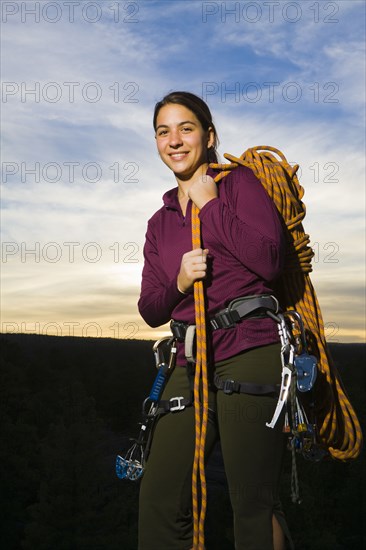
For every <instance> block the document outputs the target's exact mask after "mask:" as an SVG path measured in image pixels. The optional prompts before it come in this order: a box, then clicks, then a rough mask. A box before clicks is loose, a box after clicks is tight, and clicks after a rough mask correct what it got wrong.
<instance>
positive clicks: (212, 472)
mask: <svg viewBox="0 0 366 550" xmlns="http://www.w3.org/2000/svg"><path fill="white" fill-rule="evenodd" d="M0 344H1V369H0V412H1V415H0V417H1V421H0V422H1V450H0V456H1V463H0V468H1V469H0V507H1V512H0V517H1V529H0V547H1V548H4V549H5V550H16V549H27V550H28V549H29V550H117V549H118V550H136V548H137V541H136V525H137V500H138V482H136V483H133V482H127V481H121V480H119V479H118V478H117V477H116V475H115V470H114V466H115V457H116V454H118V453H121V452H123V450H126V449H127V448H128V445H129V441H128V438H129V437H133V436H137V433H138V422H139V420H140V415H141V404H142V400H143V399H144V398H145V397H146V396H147V394H148V393H149V389H150V386H151V384H152V381H153V379H154V375H155V372H156V371H155V368H154V358H153V354H152V349H151V348H152V344H153V342H150V341H136V340H114V339H98V338H72V337H52V336H38V335H31V334H27V335H24V334H7V335H1V336H0ZM365 347H366V346H364V345H351V344H348V345H346V344H333V345H332V347H331V349H332V352H333V355H334V358H335V361H336V364H337V366H338V368H339V370H340V372H341V375H342V378H343V381H344V383H345V386H346V388H347V391H348V394H349V395H350V398H351V401H352V403H353V404H354V406H355V407H356V409H357V412H358V415H359V417H360V419H361V420H362V419H364V417H365V393H364V391H365ZM287 455H288V456H287V457H286V465H285V474H284V482H283V488H282V493H283V503H284V507H285V509H286V513H287V517H288V521H289V524H290V527H291V531H292V534H293V537H294V540H295V542H296V548H297V549H300V550H310V549H311V550H352V549H355V550H356V549H357V550H361V549H362V548H365V538H364V534H363V532H364V527H363V523H364V517H365V509H364V496H363V495H364V492H365V486H364V481H365V480H364V477H363V476H364V467H363V465H364V459H358V460H357V461H355V462H353V463H347V464H343V463H336V462H334V461H324V462H322V463H321V464H313V463H308V462H306V461H305V460H304V459H303V458H302V457H300V456H299V457H298V469H299V476H300V490H301V494H302V504H300V505H294V504H292V503H291V501H290V497H289V495H290V469H291V465H290V453H287ZM207 476H208V481H209V513H208V518H207V550H229V549H230V550H232V549H233V548H234V547H233V544H232V526H231V522H232V518H231V511H230V503H229V497H228V494H227V489H226V482H225V476H224V473H223V467H222V462H221V455H220V452H219V447H218V448H217V449H216V452H215V453H214V455H213V457H212V459H211V460H210V464H209V467H208V472H207ZM157 498H158V495H157ZM160 550H169V549H160Z"/></svg>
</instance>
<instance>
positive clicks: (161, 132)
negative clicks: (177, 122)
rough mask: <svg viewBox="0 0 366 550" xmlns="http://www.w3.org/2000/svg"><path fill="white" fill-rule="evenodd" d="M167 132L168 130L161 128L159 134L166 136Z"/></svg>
mask: <svg viewBox="0 0 366 550" xmlns="http://www.w3.org/2000/svg"><path fill="white" fill-rule="evenodd" d="M167 133H168V132H167V130H159V132H158V136H166V134H167Z"/></svg>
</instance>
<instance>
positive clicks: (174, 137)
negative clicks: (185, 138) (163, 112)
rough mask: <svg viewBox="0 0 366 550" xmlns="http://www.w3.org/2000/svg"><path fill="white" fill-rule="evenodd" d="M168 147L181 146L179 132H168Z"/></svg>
mask: <svg viewBox="0 0 366 550" xmlns="http://www.w3.org/2000/svg"><path fill="white" fill-rule="evenodd" d="M169 145H170V146H171V147H178V146H179V145H182V138H181V135H180V133H179V130H172V131H171V132H170V140H169Z"/></svg>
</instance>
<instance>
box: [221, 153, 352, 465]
mask: <svg viewBox="0 0 366 550" xmlns="http://www.w3.org/2000/svg"><path fill="white" fill-rule="evenodd" d="M273 153H275V154H276V155H277V156H278V157H279V159H280V160H278V159H277V158H276V157H275V156H274V154H273ZM224 157H225V158H226V159H227V160H229V161H230V164H211V165H210V166H211V167H212V168H215V169H220V170H221V172H220V173H219V174H218V175H217V177H216V178H215V181H220V179H222V178H223V177H224V176H225V175H227V174H228V173H229V172H230V170H232V169H233V168H235V167H237V166H238V165H242V166H248V167H249V168H250V169H251V170H252V171H253V172H254V174H255V176H256V177H257V178H258V179H259V180H260V182H261V183H262V185H263V187H264V188H265V189H266V191H267V193H268V195H269V196H270V197H271V199H272V200H273V201H274V203H275V205H276V207H277V210H278V211H279V213H280V214H281V216H282V218H283V220H284V221H285V224H286V227H287V254H286V262H285V268H284V272H283V275H282V277H281V278H280V281H279V284H278V289H277V292H278V297H279V299H280V303H281V306H282V309H283V310H289V309H296V311H298V313H300V315H301V317H302V319H303V322H304V325H305V329H306V336H307V341H308V347H309V349H310V350H311V352H312V353H314V354H315V355H317V357H318V360H319V364H318V367H319V371H320V373H321V375H320V376H319V377H318V381H317V384H316V388H315V390H316V414H317V426H318V431H319V436H320V440H321V442H322V444H323V445H324V446H325V447H326V448H327V449H328V451H329V453H330V455H331V456H332V457H333V458H336V459H339V460H348V459H351V458H357V457H358V455H359V454H360V452H361V448H362V431H361V427H360V423H359V421H358V418H357V416H356V413H355V411H354V409H353V407H352V405H351V403H350V401H349V399H348V397H347V395H346V392H345V389H344V387H343V385H342V381H341V379H340V376H339V373H338V371H337V369H336V367H335V365H334V364H333V362H332V359H331V356H330V354H329V350H328V348H327V344H326V340H325V334H324V323H323V318H322V314H321V311H320V307H319V304H318V299H317V296H316V293H315V290H314V288H313V285H312V283H311V280H310V276H309V273H310V272H311V271H312V267H311V259H312V257H313V255H314V253H313V251H312V249H311V248H310V246H309V243H310V238H309V235H307V234H306V233H305V232H304V228H303V226H302V220H303V219H304V217H305V213H306V208H305V205H304V204H303V203H302V201H301V199H302V197H303V195H304V190H303V188H302V187H301V185H300V183H299V181H298V178H297V176H296V172H297V170H298V165H295V166H293V167H292V166H291V165H290V164H289V163H288V162H287V160H286V158H285V156H284V155H283V154H282V153H281V151H279V150H278V149H275V148H274V147H268V146H266V145H260V146H257V147H252V148H250V149H248V150H247V151H245V152H244V153H243V154H242V155H241V156H240V158H236V157H234V156H232V155H228V154H226V155H224Z"/></svg>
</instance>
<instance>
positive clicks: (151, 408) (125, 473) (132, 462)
mask: <svg viewBox="0 0 366 550" xmlns="http://www.w3.org/2000/svg"><path fill="white" fill-rule="evenodd" d="M166 343H168V344H171V348H170V358H169V362H168V363H166V362H165V359H164V354H163V352H162V349H161V348H162V346H163V345H164V344H166ZM153 352H154V356H155V363H156V368H157V369H158V373H157V375H156V377H155V380H154V383H153V385H152V388H151V391H150V394H149V396H148V397H147V398H146V399H145V400H144V402H143V404H142V416H143V421H142V422H141V424H140V425H141V428H140V433H139V435H138V437H137V439H133V441H134V443H133V445H132V446H131V447H130V448H129V449H128V451H127V452H126V454H125V456H124V457H122V456H120V455H117V459H116V474H117V477H119V478H120V479H130V480H131V481H136V480H137V479H139V478H140V477H141V476H142V474H143V473H144V469H145V461H146V459H147V454H148V451H149V444H150V439H151V435H152V428H153V425H154V421H155V419H156V416H157V411H158V407H159V401H160V398H161V395H162V393H163V389H164V387H165V384H166V381H167V378H168V376H169V374H170V373H171V371H172V370H173V368H174V365H175V357H176V346H175V341H174V339H172V338H171V337H170V336H168V337H165V338H161V339H160V340H158V341H157V342H155V344H154V346H153Z"/></svg>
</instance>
